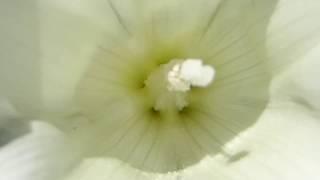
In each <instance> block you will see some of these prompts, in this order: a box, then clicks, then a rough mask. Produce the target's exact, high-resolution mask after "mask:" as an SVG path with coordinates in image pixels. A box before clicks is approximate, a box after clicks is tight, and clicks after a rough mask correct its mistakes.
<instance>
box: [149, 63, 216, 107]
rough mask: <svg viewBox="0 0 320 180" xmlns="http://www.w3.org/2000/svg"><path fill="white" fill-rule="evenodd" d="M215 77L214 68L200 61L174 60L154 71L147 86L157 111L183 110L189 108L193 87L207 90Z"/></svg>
mask: <svg viewBox="0 0 320 180" xmlns="http://www.w3.org/2000/svg"><path fill="white" fill-rule="evenodd" d="M214 75H215V71H214V69H213V67H211V66H208V65H203V63H202V60H200V59H186V60H181V59H173V60H171V61H170V62H169V63H167V64H164V65H160V67H159V68H158V69H156V70H155V71H153V72H152V73H151V74H150V75H149V77H148V78H147V80H146V81H145V86H146V88H147V89H148V91H149V94H150V95H151V96H152V97H154V99H155V104H154V107H153V108H154V109H155V110H157V111H167V112H169V111H172V110H176V109H178V110H180V111H181V110H182V109H183V108H184V107H186V106H188V102H187V94H188V92H189V91H190V90H191V88H192V87H200V88H205V87H207V86H209V85H210V84H211V82H212V81H213V78H214Z"/></svg>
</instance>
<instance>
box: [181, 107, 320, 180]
mask: <svg viewBox="0 0 320 180" xmlns="http://www.w3.org/2000/svg"><path fill="white" fill-rule="evenodd" d="M319 130H320V124H319V123H318V119H317V118H315V117H313V116H312V115H311V114H310V112H309V111H308V110H306V109H305V107H301V106H297V105H294V104H287V105H286V106H276V107H274V108H272V109H270V110H268V111H267V112H266V113H265V115H264V116H263V117H262V119H260V121H259V122H258V123H257V124H256V125H255V126H254V127H253V128H252V129H251V130H249V131H247V132H246V133H245V134H243V135H242V136H241V137H240V138H239V141H240V142H241V143H240V144H242V145H238V146H235V147H234V152H235V154H237V153H240V154H243V156H239V157H238V158H236V159H234V161H228V160H227V159H225V158H223V157H222V158H220V159H219V158H216V159H211V158H208V159H206V160H204V161H203V162H202V164H201V165H200V166H199V167H197V168H194V169H190V171H188V172H187V173H186V175H185V176H186V179H190V180H192V179H196V178H200V179H203V180H207V179H208V180H209V179H212V178H213V177H216V178H218V179H223V180H224V179H226V180H254V179H257V177H258V178H259V179H261V180H270V179H283V180H300V179H310V180H316V179H318V177H319V175H320V174H319V172H318V171H317V167H318V166H319V160H320V153H319V152H320V146H319V143H317V141H316V139H317V137H318V136H319ZM244 152H245V153H244Z"/></svg>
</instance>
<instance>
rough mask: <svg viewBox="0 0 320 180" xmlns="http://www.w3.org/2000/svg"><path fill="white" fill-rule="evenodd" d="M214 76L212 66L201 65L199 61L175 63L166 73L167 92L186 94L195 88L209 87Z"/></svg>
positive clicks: (190, 60)
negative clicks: (192, 87)
mask: <svg viewBox="0 0 320 180" xmlns="http://www.w3.org/2000/svg"><path fill="white" fill-rule="evenodd" d="M214 76H215V70H214V68H213V67H212V66H209V65H203V62H202V60H201V59H187V60H185V61H182V62H181V63H177V64H176V65H174V66H173V68H172V69H171V70H170V71H169V72H168V75H167V80H168V86H167V88H168V90H170V91H181V92H186V91H189V90H190V89H191V86H195V87H207V86H209V85H210V84H211V83H212V81H213V79H214Z"/></svg>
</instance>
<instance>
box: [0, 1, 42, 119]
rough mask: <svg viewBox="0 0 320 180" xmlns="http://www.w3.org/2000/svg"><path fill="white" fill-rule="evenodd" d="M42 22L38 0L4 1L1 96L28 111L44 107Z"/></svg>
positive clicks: (0, 19)
mask: <svg viewBox="0 0 320 180" xmlns="http://www.w3.org/2000/svg"><path fill="white" fill-rule="evenodd" d="M38 23H39V22H38V16H37V4H36V3H35V2H34V1H28V2H25V1H17V0H13V1H10V0H4V1H1V2H0V26H1V28H0V39H1V41H0V96H1V97H6V98H8V99H10V101H12V102H13V103H14V104H15V106H17V108H18V109H19V111H24V112H28V113H31V112H35V111H37V110H38V108H39V107H41V99H40V94H41V91H40V59H39V58H40V56H41V52H40V49H39V46H40V44H39V43H40V40H39V24H38Z"/></svg>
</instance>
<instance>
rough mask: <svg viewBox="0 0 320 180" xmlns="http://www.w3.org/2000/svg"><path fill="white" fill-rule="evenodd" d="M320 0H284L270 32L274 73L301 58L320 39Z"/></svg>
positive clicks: (269, 39) (268, 37)
mask: <svg viewBox="0 0 320 180" xmlns="http://www.w3.org/2000/svg"><path fill="white" fill-rule="evenodd" d="M319 9H320V1H317V0H306V1H299V0H280V1H279V2H278V4H277V6H276V8H275V12H274V14H273V16H272V18H271V21H270V25H269V28H268V32H267V44H268V46H267V47H268V53H269V56H270V61H271V64H272V68H273V71H274V72H277V71H279V70H282V69H284V68H286V67H288V66H287V65H288V64H292V63H293V62H296V61H299V60H300V59H301V57H303V56H304V55H306V53H307V52H308V51H309V50H310V49H312V48H313V47H314V46H316V45H317V43H318V42H319V41H320V31H319V30H320V22H319V21H318V17H319V15H320V11H319Z"/></svg>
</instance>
